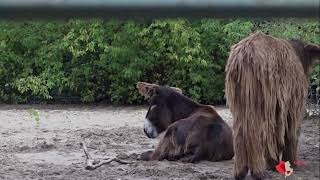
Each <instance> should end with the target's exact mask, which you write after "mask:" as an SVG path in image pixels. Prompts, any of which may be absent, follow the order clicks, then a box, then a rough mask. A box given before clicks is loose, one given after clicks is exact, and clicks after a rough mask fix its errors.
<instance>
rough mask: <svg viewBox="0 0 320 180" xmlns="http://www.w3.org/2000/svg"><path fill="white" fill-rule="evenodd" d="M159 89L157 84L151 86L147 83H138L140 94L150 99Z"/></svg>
mask: <svg viewBox="0 0 320 180" xmlns="http://www.w3.org/2000/svg"><path fill="white" fill-rule="evenodd" d="M156 87H158V85H156V84H150V83H147V82H138V83H137V89H138V91H139V93H140V94H141V95H143V96H145V97H150V96H152V94H153V91H154V89H155V88H156Z"/></svg>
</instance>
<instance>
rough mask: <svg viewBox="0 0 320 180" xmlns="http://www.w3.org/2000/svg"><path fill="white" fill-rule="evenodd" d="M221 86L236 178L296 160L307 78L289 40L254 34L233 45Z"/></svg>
mask: <svg viewBox="0 0 320 180" xmlns="http://www.w3.org/2000/svg"><path fill="white" fill-rule="evenodd" d="M225 85H226V98H227V104H228V106H229V108H230V111H231V113H232V116H233V119H234V123H233V129H234V146H235V175H236V176H237V175H239V174H241V173H243V171H247V170H248V169H249V170H251V172H252V173H253V174H259V173H262V172H263V171H264V170H265V169H266V168H268V167H273V166H274V165H275V163H277V162H279V160H281V159H284V160H290V161H294V160H295V159H296V153H297V143H298V136H299V128H300V123H301V119H302V115H303V108H304V99H305V95H306V91H307V87H308V79H307V77H306V76H305V74H304V70H303V66H302V64H301V63H300V61H299V57H298V56H297V55H296V53H295V51H294V49H293V47H292V46H291V45H290V44H289V43H288V41H286V40H283V39H278V38H274V37H271V36H268V35H265V34H263V33H261V32H257V33H254V34H252V35H250V36H248V37H247V38H245V39H243V40H242V41H240V42H239V43H237V44H235V45H234V46H232V48H231V52H230V56H229V59H228V62H227V65H226V82H225ZM291 163H292V162H291Z"/></svg>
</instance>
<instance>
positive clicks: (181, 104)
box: [172, 96, 201, 122]
mask: <svg viewBox="0 0 320 180" xmlns="http://www.w3.org/2000/svg"><path fill="white" fill-rule="evenodd" d="M200 107H201V105H200V104H199V103H197V102H195V101H193V100H191V99H189V98H188V97H185V96H183V97H181V98H179V99H178V100H177V101H175V103H174V104H173V107H172V108H173V114H172V116H173V117H172V121H173V122H175V121H178V120H180V119H184V118H187V117H189V116H190V115H191V114H193V113H194V112H195V111H196V110H198V109H199V108H200Z"/></svg>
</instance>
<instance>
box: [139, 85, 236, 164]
mask: <svg viewBox="0 0 320 180" xmlns="http://www.w3.org/2000/svg"><path fill="white" fill-rule="evenodd" d="M137 88H138V90H139V92H140V93H141V94H142V95H144V96H146V97H149V98H150V102H149V103H150V104H149V110H148V113H147V115H146V119H145V123H144V132H145V134H146V135H147V136H148V137H149V138H156V137H157V136H158V135H159V134H160V133H161V132H163V131H165V130H167V131H166V132H165V135H164V137H163V139H162V140H161V141H160V143H159V145H158V147H157V148H156V150H155V151H147V152H144V153H142V154H141V159H142V160H145V161H149V160H163V159H167V160H172V161H174V160H181V161H183V162H191V163H194V162H197V161H200V160H209V161H221V160H229V159H232V157H233V155H234V152H233V141H232V130H231V128H230V127H229V126H228V125H227V123H226V122H224V121H223V120H222V118H221V117H220V116H219V115H218V113H217V112H216V111H215V109H214V107H213V106H209V105H202V104H199V103H197V102H194V101H192V100H191V99H189V98H188V97H186V96H184V95H183V94H182V91H181V90H180V89H179V88H172V87H164V86H159V85H156V84H149V83H145V82H138V84H137Z"/></svg>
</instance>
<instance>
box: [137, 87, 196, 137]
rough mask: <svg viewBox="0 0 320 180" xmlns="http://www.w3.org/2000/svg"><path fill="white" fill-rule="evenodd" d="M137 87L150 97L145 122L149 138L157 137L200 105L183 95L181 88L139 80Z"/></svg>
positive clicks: (145, 130) (145, 129)
mask: <svg viewBox="0 0 320 180" xmlns="http://www.w3.org/2000/svg"><path fill="white" fill-rule="evenodd" d="M137 88H138V90H139V92H140V93H141V94H142V95H144V96H147V97H149V110H148V112H147V115H146V117H145V122H144V132H145V133H146V135H147V136H148V137H149V138H156V137H157V136H158V135H159V134H160V133H162V132H163V131H165V130H166V129H167V128H168V126H169V125H170V124H172V123H173V122H175V121H177V120H179V119H182V118H186V117H188V115H190V114H191V113H192V112H193V109H194V108H195V107H196V106H197V105H198V104H197V103H195V102H193V101H192V100H190V99H189V98H187V97H185V96H183V95H182V91H181V89H179V88H175V87H166V86H159V85H156V84H149V83H145V82H138V84H137Z"/></svg>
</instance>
